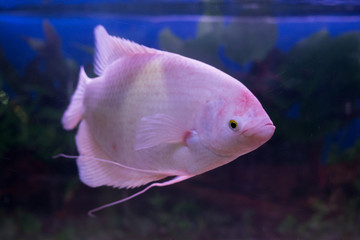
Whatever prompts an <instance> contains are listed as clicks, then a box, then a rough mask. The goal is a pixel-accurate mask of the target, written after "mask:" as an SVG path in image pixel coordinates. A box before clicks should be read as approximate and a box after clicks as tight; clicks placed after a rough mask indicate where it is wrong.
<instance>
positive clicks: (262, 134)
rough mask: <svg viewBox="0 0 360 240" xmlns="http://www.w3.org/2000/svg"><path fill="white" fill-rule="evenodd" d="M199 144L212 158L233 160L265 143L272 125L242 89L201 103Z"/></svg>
mask: <svg viewBox="0 0 360 240" xmlns="http://www.w3.org/2000/svg"><path fill="white" fill-rule="evenodd" d="M197 128H198V133H199V137H200V140H201V143H202V145H203V146H204V147H205V148H207V149H208V150H210V151H211V152H213V153H214V154H215V155H218V156H223V157H231V158H237V157H239V156H241V155H243V154H246V153H248V152H250V151H253V150H255V149H256V148H258V147H260V146H261V145H262V144H264V143H265V142H267V141H268V140H269V139H270V138H271V137H272V135H273V134H274V131H275V126H274V124H273V122H272V121H271V119H270V117H269V116H268V114H267V113H266V112H265V110H264V108H263V107H262V105H261V104H260V102H259V101H258V100H257V98H256V97H255V96H254V95H253V94H252V93H251V92H250V91H249V90H247V89H246V88H245V89H242V92H241V94H240V95H237V96H236V97H231V94H229V96H226V97H222V98H215V99H212V100H209V101H207V102H206V103H205V107H204V108H203V112H202V114H201V117H200V119H199V121H198V124H197Z"/></svg>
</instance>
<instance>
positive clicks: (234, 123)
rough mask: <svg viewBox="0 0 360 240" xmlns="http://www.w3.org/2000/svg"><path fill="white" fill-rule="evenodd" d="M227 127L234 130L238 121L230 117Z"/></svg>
mask: <svg viewBox="0 0 360 240" xmlns="http://www.w3.org/2000/svg"><path fill="white" fill-rule="evenodd" d="M229 128H230V129H231V130H233V131H236V130H237V129H238V123H237V122H236V121H235V120H233V119H231V120H230V121H229Z"/></svg>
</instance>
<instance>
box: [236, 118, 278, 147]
mask: <svg viewBox="0 0 360 240" xmlns="http://www.w3.org/2000/svg"><path fill="white" fill-rule="evenodd" d="M275 129H276V127H275V126H274V124H273V123H272V122H271V121H269V120H267V121H262V122H260V123H259V124H257V125H255V126H254V127H252V128H248V129H245V130H244V131H243V132H242V134H243V135H244V136H245V137H254V138H257V139H259V140H262V141H264V142H266V141H267V140H269V139H270V138H271V137H272V136H273V134H274V132H275Z"/></svg>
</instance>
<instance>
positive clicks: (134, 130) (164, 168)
mask: <svg viewBox="0 0 360 240" xmlns="http://www.w3.org/2000/svg"><path fill="white" fill-rule="evenodd" d="M95 42H96V51H95V73H96V74H97V75H98V77H96V78H89V77H88V76H87V75H86V73H85V71H84V69H83V68H81V70H80V76H79V82H78V86H77V89H76V91H75V93H74V95H73V96H72V99H71V103H70V105H69V107H68V108H67V110H66V112H65V114H64V116H63V118H62V124H63V126H64V128H65V129H67V130H71V129H73V128H75V127H76V125H77V124H78V123H80V125H79V129H78V132H77V135H76V145H77V148H78V151H79V153H80V154H79V156H78V158H77V165H78V168H79V175H80V179H81V181H82V182H83V183H85V184H86V185H88V186H90V187H98V186H103V185H106V186H112V187H117V188H132V187H138V186H141V185H144V184H147V183H150V182H153V181H157V180H159V179H162V178H165V177H168V176H175V177H174V178H173V179H172V180H169V181H166V182H163V183H153V184H151V185H150V186H149V187H147V188H145V189H144V190H143V191H141V192H139V193H138V194H140V193H142V192H144V191H146V190H147V189H149V188H150V187H152V186H165V185H170V184H173V183H176V182H180V181H183V180H185V179H188V178H190V177H193V176H195V175H198V174H201V173H203V172H206V171H209V170H211V169H214V168H216V167H219V166H221V165H224V164H226V163H228V162H230V161H232V160H234V159H236V158H237V157H239V156H241V155H243V154H246V153H248V152H250V151H253V150H255V149H256V148H258V147H260V146H261V145H262V144H264V143H265V142H266V141H268V140H269V139H270V138H271V136H272V135H273V133H274V131H275V127H274V125H273V123H272V121H271V120H270V118H269V116H268V115H267V114H266V112H265V110H264V109H263V107H262V106H261V104H260V102H259V101H258V100H257V98H256V97H255V96H254V95H253V94H252V93H251V92H250V91H249V90H248V89H247V88H246V87H245V86H244V85H243V84H242V83H240V82H239V81H238V80H236V79H234V78H232V77H231V76H229V75H227V74H225V73H223V72H221V71H220V70H218V69H216V68H214V67H212V66H209V65H207V64H205V63H202V62H199V61H196V60H193V59H189V58H186V57H183V56H180V55H178V54H174V53H169V52H164V51H160V50H156V49H152V48H148V47H145V46H142V45H139V44H136V43H134V42H131V41H128V40H125V39H122V38H118V37H114V36H110V35H109V34H108V33H107V32H106V30H105V29H104V27H102V26H97V27H96V28H95ZM138 194H135V195H134V196H136V195H138ZM134 196H131V197H134ZM131 197H129V198H127V199H123V200H120V201H117V202H115V203H111V204H108V205H105V206H102V207H100V208H97V209H94V210H93V211H92V212H94V211H97V210H100V209H102V208H104V207H107V206H110V205H114V204H116V203H119V202H122V201H125V200H128V199H130V198H131Z"/></svg>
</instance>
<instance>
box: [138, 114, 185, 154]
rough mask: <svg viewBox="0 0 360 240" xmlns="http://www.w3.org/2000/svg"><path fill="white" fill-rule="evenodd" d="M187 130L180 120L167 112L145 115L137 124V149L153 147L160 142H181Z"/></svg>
mask: <svg viewBox="0 0 360 240" xmlns="http://www.w3.org/2000/svg"><path fill="white" fill-rule="evenodd" d="M186 132H187V130H186V129H185V128H184V126H183V124H181V123H180V121H178V120H177V119H175V118H174V117H172V116H169V115H167V114H161V113H160V114H154V115H151V116H146V117H143V118H142V119H141V120H140V121H139V123H138V125H137V130H136V140H135V150H136V151H137V150H141V149H146V148H151V147H154V146H157V145H159V144H167V143H181V142H183V141H184V136H185V134H186Z"/></svg>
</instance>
